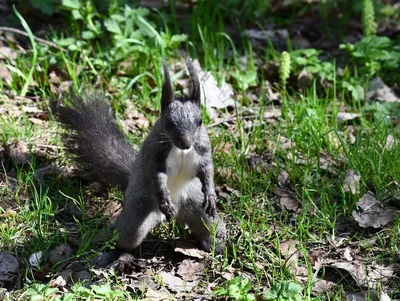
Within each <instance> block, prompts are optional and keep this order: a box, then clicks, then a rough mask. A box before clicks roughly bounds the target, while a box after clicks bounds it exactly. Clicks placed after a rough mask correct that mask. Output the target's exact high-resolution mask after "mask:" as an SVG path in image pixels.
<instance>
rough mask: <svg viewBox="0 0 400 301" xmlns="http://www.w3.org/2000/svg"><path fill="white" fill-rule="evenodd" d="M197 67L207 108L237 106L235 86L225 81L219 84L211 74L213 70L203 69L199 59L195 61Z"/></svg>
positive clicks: (202, 95) (203, 101) (202, 99)
mask: <svg viewBox="0 0 400 301" xmlns="http://www.w3.org/2000/svg"><path fill="white" fill-rule="evenodd" d="M193 65H194V67H195V69H197V74H198V77H199V81H200V91H201V102H202V103H203V104H204V105H205V106H206V108H207V109H209V108H215V109H218V110H221V109H225V108H228V107H235V106H236V102H235V100H234V99H233V95H234V92H233V88H232V86H231V85H229V84H227V83H226V82H223V83H222V84H221V86H220V87H219V86H218V82H217V81H216V79H215V78H214V76H213V75H212V74H211V72H204V71H203V70H201V67H200V63H199V61H198V60H194V61H193Z"/></svg>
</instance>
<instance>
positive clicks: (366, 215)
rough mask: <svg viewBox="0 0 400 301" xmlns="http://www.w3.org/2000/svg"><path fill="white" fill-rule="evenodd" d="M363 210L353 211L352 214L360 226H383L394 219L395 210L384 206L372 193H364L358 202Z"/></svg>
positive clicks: (358, 205)
mask: <svg viewBox="0 0 400 301" xmlns="http://www.w3.org/2000/svg"><path fill="white" fill-rule="evenodd" d="M357 207H358V208H359V209H361V212H357V211H353V213H352V215H353V217H354V219H355V220H356V221H357V222H358V224H359V226H360V227H363V228H368V227H373V228H381V227H384V226H386V225H387V224H389V223H391V222H392V221H393V216H394V210H392V209H390V208H383V207H382V205H381V204H380V203H379V201H378V200H377V199H376V198H375V197H374V196H373V195H372V194H370V193H366V194H364V195H363V196H362V197H361V198H360V200H359V201H358V202H357Z"/></svg>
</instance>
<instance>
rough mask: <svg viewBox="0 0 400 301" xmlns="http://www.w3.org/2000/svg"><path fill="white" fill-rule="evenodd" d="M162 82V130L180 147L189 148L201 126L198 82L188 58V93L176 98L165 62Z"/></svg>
mask: <svg viewBox="0 0 400 301" xmlns="http://www.w3.org/2000/svg"><path fill="white" fill-rule="evenodd" d="M163 66H164V78H165V79H164V84H163V87H162V96H161V120H162V123H163V132H164V134H165V135H166V136H167V138H168V139H170V140H171V141H172V143H173V144H174V145H175V146H176V147H178V148H180V149H189V148H191V147H192V145H193V143H194V137H195V135H196V133H197V131H198V130H199V129H200V128H201V126H202V118H201V108H200V83H199V79H198V77H197V75H196V72H195V70H194V67H193V64H192V62H191V61H190V59H188V58H186V66H187V68H188V71H189V76H190V81H191V89H190V93H189V95H185V96H184V97H182V98H176V97H175V93H174V91H173V90H172V86H171V80H170V77H169V71H168V69H167V66H166V64H165V63H163Z"/></svg>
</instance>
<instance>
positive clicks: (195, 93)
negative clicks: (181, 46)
mask: <svg viewBox="0 0 400 301" xmlns="http://www.w3.org/2000/svg"><path fill="white" fill-rule="evenodd" d="M184 56H185V61H186V67H187V69H188V71H189V77H190V81H191V84H192V86H191V93H190V99H192V100H193V101H194V102H195V103H196V104H198V105H199V106H200V100H201V96H200V82H199V78H198V77H197V73H196V71H195V70H194V66H193V63H192V60H191V59H190V58H189V57H188V56H187V55H184Z"/></svg>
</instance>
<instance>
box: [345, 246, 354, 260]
mask: <svg viewBox="0 0 400 301" xmlns="http://www.w3.org/2000/svg"><path fill="white" fill-rule="evenodd" d="M343 258H344V259H346V260H347V261H353V257H352V256H351V250H350V248H349V247H346V248H345V249H344V251H343Z"/></svg>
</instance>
